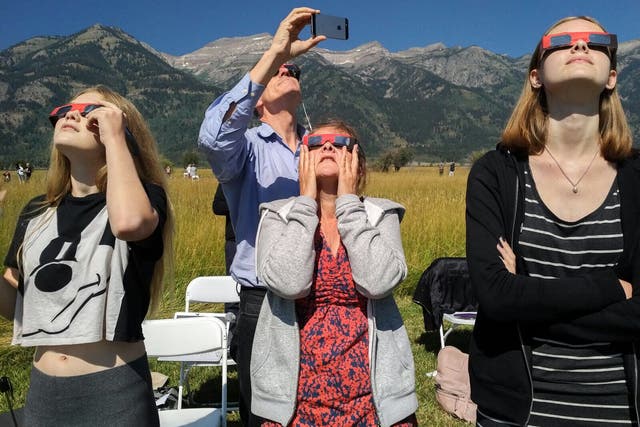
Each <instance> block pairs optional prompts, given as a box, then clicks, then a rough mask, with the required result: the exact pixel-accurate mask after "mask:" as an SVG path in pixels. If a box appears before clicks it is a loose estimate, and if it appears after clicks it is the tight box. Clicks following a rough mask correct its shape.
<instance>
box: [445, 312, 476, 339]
mask: <svg viewBox="0 0 640 427" xmlns="http://www.w3.org/2000/svg"><path fill="white" fill-rule="evenodd" d="M477 314H478V313H477V312H475V311H456V312H454V313H444V314H443V315H442V324H440V347H441V348H444V345H445V341H446V340H447V337H448V336H449V334H450V333H451V332H453V330H454V329H455V328H457V327H458V326H463V325H468V326H473V325H475V324H476V315H477ZM445 320H446V321H447V322H449V323H450V324H451V326H450V327H449V328H447V329H446V332H445V329H444V321H445Z"/></svg>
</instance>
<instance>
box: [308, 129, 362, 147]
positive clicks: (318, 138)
mask: <svg viewBox="0 0 640 427" xmlns="http://www.w3.org/2000/svg"><path fill="white" fill-rule="evenodd" d="M327 142H330V143H331V144H332V145H333V146H334V147H338V148H340V147H347V150H348V151H351V150H353V146H354V145H355V144H357V143H358V141H357V140H356V139H355V138H354V137H352V136H349V135H344V134H338V133H325V134H316V135H305V136H303V137H302V144H304V145H306V146H308V147H309V149H310V150H313V149H314V148H320V147H322V146H323V145H324V144H326V143H327Z"/></svg>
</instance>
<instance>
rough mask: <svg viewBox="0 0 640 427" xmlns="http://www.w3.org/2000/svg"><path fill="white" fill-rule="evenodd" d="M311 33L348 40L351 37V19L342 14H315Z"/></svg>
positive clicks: (314, 35) (312, 19)
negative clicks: (343, 16) (341, 15)
mask: <svg viewBox="0 0 640 427" xmlns="http://www.w3.org/2000/svg"><path fill="white" fill-rule="evenodd" d="M311 35H312V36H313V37H316V36H327V37H328V38H331V39H339V40H347V39H348V38H349V20H348V19H347V18H342V17H340V16H331V15H322V14H320V13H317V14H314V15H312V16H311Z"/></svg>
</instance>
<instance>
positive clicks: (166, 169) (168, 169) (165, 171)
mask: <svg viewBox="0 0 640 427" xmlns="http://www.w3.org/2000/svg"><path fill="white" fill-rule="evenodd" d="M171 172H172V171H171V165H167V166H165V167H164V173H166V174H167V176H168V177H170V176H171Z"/></svg>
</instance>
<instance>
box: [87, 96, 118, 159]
mask: <svg viewBox="0 0 640 427" xmlns="http://www.w3.org/2000/svg"><path fill="white" fill-rule="evenodd" d="M100 105H102V107H100V108H96V109H95V110H93V111H91V112H90V113H89V114H88V115H87V119H88V120H89V124H88V126H89V129H94V130H97V131H98V134H99V136H100V142H101V143H102V145H104V146H105V148H109V147H113V145H112V144H123V146H124V147H125V148H126V147H127V142H126V137H125V128H126V127H127V123H126V120H127V116H126V115H125V113H124V112H123V111H122V110H121V109H120V108H118V106H116V105H115V104H112V103H111V102H108V101H100ZM127 150H128V148H127Z"/></svg>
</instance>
